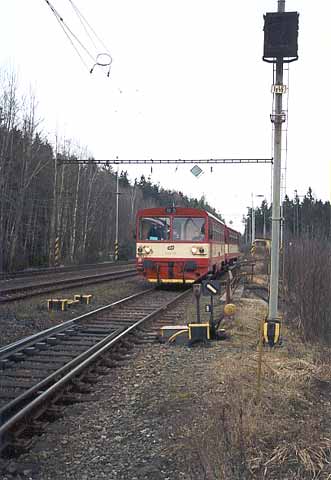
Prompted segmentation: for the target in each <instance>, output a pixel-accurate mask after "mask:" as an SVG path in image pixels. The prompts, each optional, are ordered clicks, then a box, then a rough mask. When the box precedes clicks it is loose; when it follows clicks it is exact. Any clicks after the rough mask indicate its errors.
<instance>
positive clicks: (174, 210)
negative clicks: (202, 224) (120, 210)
mask: <svg viewBox="0 0 331 480" xmlns="http://www.w3.org/2000/svg"><path fill="white" fill-rule="evenodd" d="M171 214H176V215H200V216H201V217H207V216H208V217H211V218H213V219H214V220H217V221H218V222H220V223H224V222H222V221H221V220H220V219H219V218H217V217H215V216H214V215H212V214H211V213H209V212H207V211H206V210H203V209H202V208H192V207H155V208H143V209H141V210H138V212H137V215H138V216H142V215H150V216H153V215H171Z"/></svg>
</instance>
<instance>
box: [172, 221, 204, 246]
mask: <svg viewBox="0 0 331 480" xmlns="http://www.w3.org/2000/svg"><path fill="white" fill-rule="evenodd" d="M205 223H206V221H205V219H204V218H199V217H196V218H195V217H173V224H172V233H173V235H172V236H173V240H174V241H176V240H182V241H187V242H201V241H203V240H204V239H205Z"/></svg>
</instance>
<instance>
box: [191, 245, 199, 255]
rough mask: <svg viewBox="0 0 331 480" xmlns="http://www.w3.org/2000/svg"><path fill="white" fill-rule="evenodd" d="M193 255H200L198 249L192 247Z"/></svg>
mask: <svg viewBox="0 0 331 480" xmlns="http://www.w3.org/2000/svg"><path fill="white" fill-rule="evenodd" d="M192 253H193V255H196V254H197V253H198V249H197V247H192Z"/></svg>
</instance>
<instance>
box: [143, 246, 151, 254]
mask: <svg viewBox="0 0 331 480" xmlns="http://www.w3.org/2000/svg"><path fill="white" fill-rule="evenodd" d="M144 250H145V253H151V251H152V249H151V247H144Z"/></svg>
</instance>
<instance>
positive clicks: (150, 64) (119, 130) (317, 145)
mask: <svg viewBox="0 0 331 480" xmlns="http://www.w3.org/2000/svg"><path fill="white" fill-rule="evenodd" d="M51 3H52V4H53V5H54V6H55V8H57V10H58V11H59V13H60V14H61V15H62V17H63V19H64V20H65V22H66V23H67V24H68V25H69V26H70V28H72V30H73V32H74V33H75V34H76V35H77V36H78V37H79V39H80V40H81V41H82V42H83V43H84V44H85V45H86V46H87V48H88V49H89V50H90V51H91V52H93V54H96V53H98V52H99V53H101V52H102V51H103V50H104V49H103V47H101V46H100V47H98V48H97V49H95V48H94V47H93V46H92V45H91V43H90V42H89V38H88V37H87V35H86V33H85V31H84V29H83V27H82V26H81V24H80V23H79V21H78V18H77V16H76V13H75V11H74V10H73V8H72V6H71V5H70V2H69V0H51ZM74 3H75V5H76V6H77V7H78V8H79V10H80V11H81V12H82V13H83V15H84V16H85V17H86V19H87V20H88V21H89V23H90V24H91V25H92V26H93V28H94V29H95V31H96V32H97V33H98V35H99V36H100V38H101V39H102V40H103V41H104V43H105V44H106V45H107V46H108V49H109V52H110V53H111V55H112V58H113V63H112V66H111V74H110V78H107V76H106V73H107V69H103V68H101V67H96V68H95V69H94V72H93V74H92V75H91V74H90V73H89V71H88V69H89V68H90V67H91V66H92V64H93V62H92V61H91V60H90V59H89V58H88V57H87V56H86V55H85V56H84V58H85V61H86V63H87V67H88V68H86V67H85V66H84V65H83V64H82V62H81V60H80V59H79V57H78V55H77V54H76V52H75V51H74V49H73V48H72V46H71V45H70V43H69V41H68V39H67V38H66V36H65V34H64V32H63V31H62V30H61V28H60V26H59V24H58V23H57V21H56V19H55V17H54V15H53V14H52V12H51V10H50V9H49V7H48V6H47V4H46V2H45V0H1V3H0V5H1V18H2V22H1V24H2V25H1V29H0V42H1V46H2V48H1V52H0V56H1V57H0V65H1V66H2V67H3V68H8V66H10V67H11V68H13V69H14V70H15V71H17V72H18V74H19V82H20V86H21V89H22V91H27V90H28V88H29V86H30V85H32V87H33V90H34V92H35V94H36V96H37V99H38V102H39V106H38V113H39V117H40V118H42V119H43V122H42V124H41V128H42V130H43V133H44V134H46V135H48V136H49V138H54V135H55V132H56V131H57V132H58V134H59V135H60V136H62V137H63V136H65V137H66V138H70V139H73V140H74V142H77V143H79V144H81V145H83V146H87V147H88V149H89V151H90V152H91V153H92V154H93V155H94V157H95V158H100V159H107V158H110V159H112V158H115V157H116V156H118V157H119V158H139V159H140V158H141V159H144V158H174V159H177V158H186V159H190V158H196V159H199V158H269V157H271V156H272V142H271V131H272V128H271V123H270V118H269V115H270V113H271V109H272V94H271V85H272V65H270V64H267V63H265V62H263V61H262V51H263V14H264V13H266V12H273V11H276V10H277V1H276V0H255V1H254V0H251V1H248V0H236V1H225V0H203V1H202V0H167V1H161V0H139V1H138V0H120V1H119V0H117V1H115V0H94V1H93V2H92V1H91V0H74ZM286 10H287V11H298V12H299V13H300V18H299V60H298V61H297V62H294V63H292V64H291V65H290V75H289V76H290V85H289V122H288V152H287V193H288V194H289V196H290V197H293V191H294V189H297V190H298V193H299V194H300V195H303V194H304V193H306V191H307V189H308V187H309V186H311V187H312V189H313V192H314V193H315V195H316V196H317V197H318V198H321V199H322V200H329V199H330V152H329V138H330V133H329V130H330V127H329V123H330V121H329V115H330V112H331V101H330V98H331V94H330V84H331V78H330V77H331V74H330V68H329V58H330V46H331V45H330V18H331V2H330V0H317V1H315V2H313V1H311V0H287V1H286ZM284 80H285V81H286V82H287V73H286V75H285V78H284ZM284 140H285V139H284ZM283 154H284V155H283V158H285V150H284V152H283ZM190 168H192V165H191V166H182V167H179V168H178V170H177V171H175V167H173V166H172V167H170V166H158V167H153V172H152V175H151V176H152V180H153V181H154V182H160V183H161V185H162V186H164V187H165V188H173V189H179V190H181V191H183V192H184V193H185V194H187V195H192V196H197V197H200V196H201V195H202V194H205V195H206V198H207V200H208V202H209V203H210V204H211V205H213V206H214V207H215V208H216V209H218V210H219V211H220V212H221V213H222V214H223V215H224V217H225V219H226V221H227V222H230V221H233V225H234V226H235V227H237V228H241V218H242V215H243V214H245V213H246V212H247V209H246V207H247V206H249V205H251V194H252V192H253V193H254V195H256V194H258V195H265V197H266V198H267V200H268V201H270V184H271V172H270V166H267V165H266V166H262V165H252V166H244V165H236V166H214V168H213V172H210V168H209V167H202V168H203V169H204V174H203V175H202V176H201V177H200V178H198V179H197V178H195V177H194V176H193V175H192V174H191V173H190ZM127 170H128V172H129V176H130V177H131V178H132V179H134V178H135V177H140V175H141V174H142V173H144V174H145V175H148V174H149V173H150V167H143V168H141V167H139V168H138V167H127ZM260 201H261V198H256V199H255V202H256V204H257V203H260Z"/></svg>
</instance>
